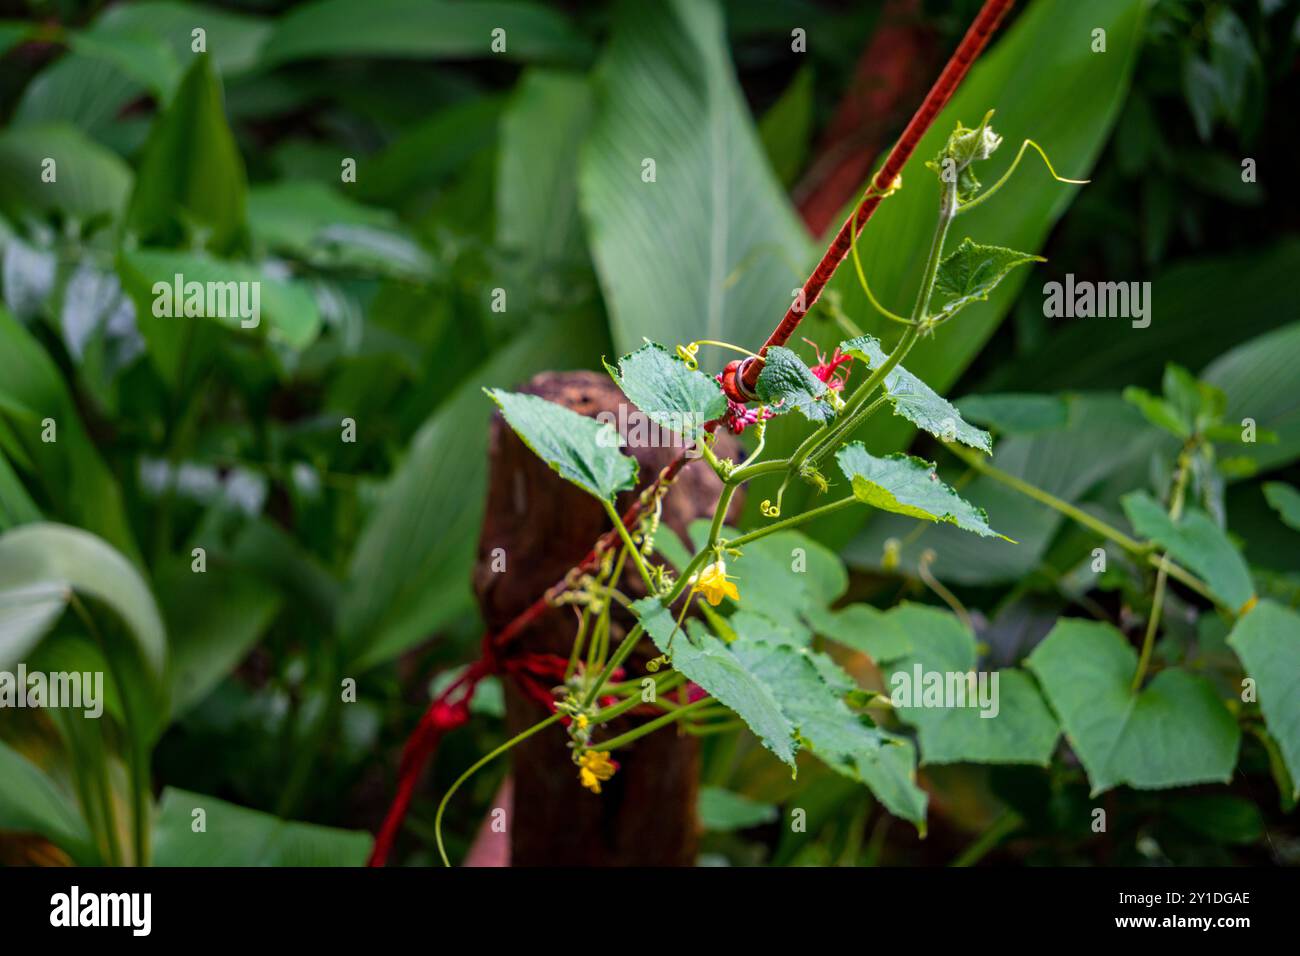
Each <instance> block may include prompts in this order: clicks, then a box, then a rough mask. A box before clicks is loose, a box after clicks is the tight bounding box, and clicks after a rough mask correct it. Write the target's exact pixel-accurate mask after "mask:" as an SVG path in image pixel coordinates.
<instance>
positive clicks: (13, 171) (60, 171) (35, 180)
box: [0, 124, 131, 223]
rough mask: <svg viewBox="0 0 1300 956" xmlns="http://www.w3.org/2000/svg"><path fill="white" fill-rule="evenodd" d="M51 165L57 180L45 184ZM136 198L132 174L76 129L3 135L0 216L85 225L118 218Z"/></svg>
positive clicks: (37, 128) (39, 128) (52, 127)
mask: <svg viewBox="0 0 1300 956" xmlns="http://www.w3.org/2000/svg"><path fill="white" fill-rule="evenodd" d="M47 159H52V160H54V166H53V167H52V171H53V173H54V174H55V176H56V178H55V179H54V180H53V181H47V180H46V179H45V178H44V174H45V168H46V167H45V165H44V164H45V163H46V160H47ZM130 192H131V168H130V167H129V166H127V164H126V163H125V162H123V161H122V159H121V158H119V157H118V156H117V154H116V153H113V152H111V151H110V150H107V149H105V148H104V147H103V146H100V145H99V144H98V143H95V142H93V141H92V140H90V139H87V138H86V136H85V135H84V134H83V133H82V132H80V131H79V130H77V129H75V128H74V127H72V126H68V125H64V124H41V125H30V126H23V127H19V128H11V129H9V130H6V131H5V132H3V133H0V211H2V212H3V213H4V214H5V215H6V216H8V217H9V218H11V219H14V220H21V219H22V218H23V217H24V216H26V215H32V214H39V215H45V214H47V213H50V212H58V213H60V214H61V215H62V216H63V217H65V218H67V219H73V220H80V221H81V222H83V223H84V222H85V220H87V219H91V218H93V217H96V216H101V215H106V216H109V217H111V218H114V219H115V218H116V217H117V216H118V215H120V214H121V212H122V210H123V209H124V208H125V206H126V200H127V197H128V195H130Z"/></svg>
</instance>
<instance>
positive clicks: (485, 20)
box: [262, 0, 589, 66]
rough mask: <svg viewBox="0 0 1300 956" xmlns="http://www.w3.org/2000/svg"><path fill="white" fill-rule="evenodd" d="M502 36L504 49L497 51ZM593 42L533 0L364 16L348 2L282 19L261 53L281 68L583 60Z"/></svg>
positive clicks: (433, 0) (412, 6)
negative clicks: (369, 61)
mask: <svg viewBox="0 0 1300 956" xmlns="http://www.w3.org/2000/svg"><path fill="white" fill-rule="evenodd" d="M498 28H499V29H501V30H503V31H504V42H505V49H504V50H501V51H499V52H498V51H496V50H494V49H493V48H492V43H493V40H494V33H493V31H495V30H497V29H498ZM588 55H589V47H588V44H587V41H586V40H585V39H584V38H583V37H582V36H581V35H580V34H578V33H577V32H575V31H574V30H573V28H572V27H571V26H570V25H569V22H568V21H567V20H566V19H565V18H564V17H563V16H562V15H561V14H559V13H557V12H556V11H554V10H549V9H547V8H546V7H544V6H538V5H535V4H531V3H511V2H487V3H452V2H447V0H370V2H369V3H367V4H366V10H365V15H364V16H358V15H357V8H356V5H355V4H354V3H352V2H350V0H316V2H315V3H306V4H300V5H298V6H296V7H294V8H293V9H292V10H290V11H289V12H288V13H286V14H285V15H284V16H283V17H281V18H280V20H279V22H278V23H277V24H276V27H275V31H274V32H273V33H272V34H271V37H270V39H269V40H267V42H266V45H265V47H264V48H263V50H262V59H263V62H264V63H266V64H268V65H275V66H281V65H283V64H285V63H292V62H295V61H298V60H305V59H314V58H318V57H358V56H376V57H412V58H419V59H428V58H446V59H464V58H467V57H473V58H478V59H483V60H486V59H490V58H493V57H495V56H502V57H505V58H506V59H511V60H525V61H527V60H547V61H570V62H572V61H577V62H581V61H582V60H584V59H585V58H586V57H587V56H588Z"/></svg>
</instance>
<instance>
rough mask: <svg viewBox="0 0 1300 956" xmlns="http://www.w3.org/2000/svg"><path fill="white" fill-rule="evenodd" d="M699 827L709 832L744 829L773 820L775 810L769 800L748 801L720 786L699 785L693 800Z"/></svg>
mask: <svg viewBox="0 0 1300 956" xmlns="http://www.w3.org/2000/svg"><path fill="white" fill-rule="evenodd" d="M696 814H697V815H698V816H699V818H700V826H702V827H703V828H704V829H705V830H707V831H709V832H712V833H728V832H730V831H732V830H747V829H749V828H750V827H757V826H762V825H763V824H766V823H774V822H775V821H776V818H777V816H778V815H779V814H778V811H777V809H776V807H774V806H773V805H772V804H770V803H762V802H760V801H758V800H751V799H750V798H749V797H746V796H745V795H744V794H740V793H733V792H732V791H730V790H724V789H722V788H721V787H700V794H699V797H698V798H697V800H696Z"/></svg>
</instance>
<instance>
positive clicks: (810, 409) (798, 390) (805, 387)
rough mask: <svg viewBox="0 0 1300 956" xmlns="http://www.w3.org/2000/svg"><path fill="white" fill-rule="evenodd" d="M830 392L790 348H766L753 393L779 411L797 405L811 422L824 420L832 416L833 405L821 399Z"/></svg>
mask: <svg viewBox="0 0 1300 956" xmlns="http://www.w3.org/2000/svg"><path fill="white" fill-rule="evenodd" d="M829 392H830V389H829V388H828V387H827V385H826V383H825V382H823V381H822V380H821V379H819V378H818V377H817V376H816V375H814V374H813V373H812V371H811V370H810V369H809V368H808V366H807V365H805V364H804V363H803V359H801V358H799V356H798V355H796V354H795V353H794V352H792V351H790V349H787V348H783V347H781V346H775V347H773V348H770V349H768V350H767V355H766V356H765V361H764V363H763V370H762V371H761V372H759V373H758V382H757V383H756V384H755V387H754V394H756V395H757V396H758V398H759V401H761V402H763V403H764V404H766V405H768V406H769V407H770V408H771V409H772V411H773V412H774V413H776V414H778V415H780V414H782V413H783V412H788V411H790V410H791V409H796V408H797V409H798V410H799V411H800V413H802V415H803V417H804V418H806V419H808V420H809V421H810V422H816V423H817V424H819V425H821V424H825V423H826V422H829V421H830V420H831V419H833V418H834V417H835V409H834V407H833V406H831V404H830V403H829V402H826V401H823V399H824V398H825V397H826V395H827V394H828V393H829Z"/></svg>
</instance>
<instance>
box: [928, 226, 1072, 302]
mask: <svg viewBox="0 0 1300 956" xmlns="http://www.w3.org/2000/svg"><path fill="white" fill-rule="evenodd" d="M1046 261H1047V260H1046V259H1044V258H1043V257H1042V256H1036V255H1033V254H1032V253H1028V252H1017V251H1016V250H1015V249H1007V248H1005V247H1004V246H982V245H979V244H978V243H975V242H973V241H971V239H969V238H966V239H963V240H962V241H961V245H959V246H958V247H957V248H956V249H954V250H953V251H952V252H950V253H949V254H948V255H946V256H944V257H943V260H942V261H941V262H940V263H939V272H938V274H937V275H936V276H935V284H934V291H935V294H936V295H939V296H942V297H945V298H947V299H948V300H949V301H948V302H947V303H946V304H945V305H944V307H943V308H942V309H940V310H939V312H938V313H937V315H938V316H939V317H940V318H942V319H949V318H952V316H954V315H956V314H957V313H958V312H960V311H961V310H962V309H964V308H966V306H968V305H970V304H971V303H972V302H979V301H982V300H984V299H987V298H988V297H989V294H990V293H991V292H992V291H993V290H994V289H996V288H997V286H998V283H999V282H1001V281H1002V280H1003V279H1005V278H1006V277H1007V274H1008V273H1010V272H1011V270H1012V269H1015V268H1016V267H1017V266H1023V265H1027V264H1029V263H1031V262H1046Z"/></svg>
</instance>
